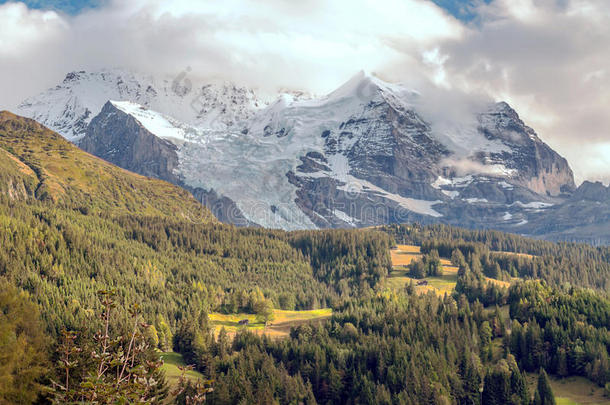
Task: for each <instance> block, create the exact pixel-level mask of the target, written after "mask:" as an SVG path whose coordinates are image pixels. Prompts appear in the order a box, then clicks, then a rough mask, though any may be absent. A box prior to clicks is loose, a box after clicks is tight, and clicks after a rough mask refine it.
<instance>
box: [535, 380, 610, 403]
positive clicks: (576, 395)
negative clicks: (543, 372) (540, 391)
mask: <svg viewBox="0 0 610 405" xmlns="http://www.w3.org/2000/svg"><path fill="white" fill-rule="evenodd" d="M537 379H538V374H536V373H529V374H527V381H528V383H529V387H530V393H532V394H533V393H534V391H535V389H536V383H537ZM549 382H550V383H551V389H552V390H553V394H554V395H555V400H556V402H557V405H593V404H596V405H598V404H603V405H608V404H610V398H608V397H606V396H604V389H603V388H601V387H598V386H597V385H596V384H594V383H592V382H591V381H589V380H587V379H586V378H584V377H568V378H560V379H557V378H554V377H552V376H550V377H549Z"/></svg>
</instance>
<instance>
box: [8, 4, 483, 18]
mask: <svg viewBox="0 0 610 405" xmlns="http://www.w3.org/2000/svg"><path fill="white" fill-rule="evenodd" d="M7 1H8V0H0V4H3V3H6V2H7ZM107 1H108V0H22V2H23V3H25V4H26V5H27V6H28V7H29V8H33V9H45V10H57V11H62V12H64V13H67V14H73V15H74V14H78V13H80V12H81V11H83V10H85V9H88V8H96V7H100V6H102V5H103V4H104V3H106V2H107ZM429 1H432V2H434V3H435V4H436V5H438V6H439V7H442V8H444V9H445V10H447V11H448V12H449V13H450V14H451V15H453V16H454V17H456V18H458V19H460V20H462V21H465V22H468V21H471V20H472V19H473V18H474V17H475V14H474V13H473V12H472V6H473V5H474V4H476V3H479V2H481V1H484V2H485V3H489V2H491V1H492V0H429Z"/></svg>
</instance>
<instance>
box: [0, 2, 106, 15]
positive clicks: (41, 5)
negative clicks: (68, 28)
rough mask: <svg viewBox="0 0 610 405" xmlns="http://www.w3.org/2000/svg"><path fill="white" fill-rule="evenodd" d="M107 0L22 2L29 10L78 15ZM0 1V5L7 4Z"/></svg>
mask: <svg viewBox="0 0 610 405" xmlns="http://www.w3.org/2000/svg"><path fill="white" fill-rule="evenodd" d="M106 1H107V0H23V1H21V2H22V3H25V4H26V5H27V6H28V7H29V8H33V9H43V10H56V11H62V12H64V13H67V14H78V13H80V12H81V11H83V10H84V9H88V8H95V7H99V6H101V5H103V4H104V3H105V2H106ZM7 2H8V1H7V0H0V4H3V3H7Z"/></svg>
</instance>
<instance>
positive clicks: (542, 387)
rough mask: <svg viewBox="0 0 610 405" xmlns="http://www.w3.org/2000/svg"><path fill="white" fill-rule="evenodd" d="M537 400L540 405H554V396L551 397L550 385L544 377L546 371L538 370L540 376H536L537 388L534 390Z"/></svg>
mask: <svg viewBox="0 0 610 405" xmlns="http://www.w3.org/2000/svg"><path fill="white" fill-rule="evenodd" d="M536 394H537V398H538V400H539V401H540V402H539V404H540V405H555V395H553V390H552V389H551V384H550V383H549V377H548V376H547V375H546V371H544V369H542V368H541V369H540V374H539V375H538V387H537V390H536Z"/></svg>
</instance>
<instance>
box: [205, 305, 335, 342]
mask: <svg viewBox="0 0 610 405" xmlns="http://www.w3.org/2000/svg"><path fill="white" fill-rule="evenodd" d="M273 314H274V319H273V321H272V322H271V324H270V325H268V326H267V328H266V329H265V326H264V324H263V323H261V322H257V320H256V315H254V314H245V313H240V314H219V313H212V314H210V315H209V318H210V321H211V323H212V325H213V326H214V328H215V331H216V332H218V331H220V329H221V328H225V330H226V331H227V332H228V333H229V334H234V333H235V332H236V331H238V330H239V329H243V328H245V329H248V330H250V331H252V332H254V333H260V334H263V333H264V334H266V335H269V336H272V337H283V336H286V335H288V333H289V332H290V328H291V327H293V326H297V325H299V324H301V323H305V322H314V321H320V320H324V319H326V318H328V317H330V316H331V315H332V310H331V309H330V308H325V309H313V310H309V311H284V310H280V309H275V310H273ZM242 319H247V320H248V325H247V326H242V325H239V321H240V320H242Z"/></svg>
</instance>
